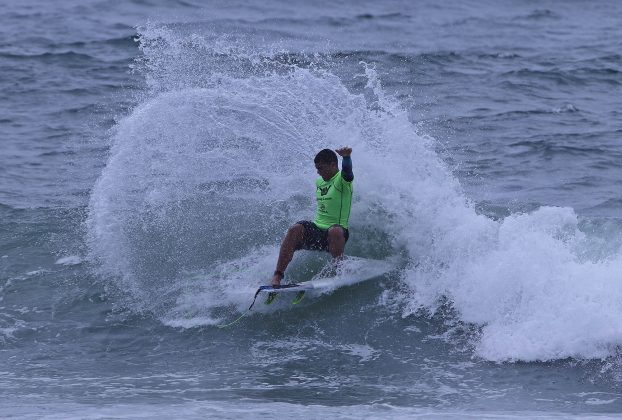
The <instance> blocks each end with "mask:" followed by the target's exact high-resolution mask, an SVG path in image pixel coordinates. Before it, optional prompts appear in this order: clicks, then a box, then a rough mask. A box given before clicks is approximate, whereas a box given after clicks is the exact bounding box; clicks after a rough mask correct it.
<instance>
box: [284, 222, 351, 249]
mask: <svg viewBox="0 0 622 420" xmlns="http://www.w3.org/2000/svg"><path fill="white" fill-rule="evenodd" d="M296 224H297V225H302V227H303V228H304V233H303V235H302V242H300V243H299V244H298V246H297V247H296V250H299V249H307V250H311V251H328V229H326V230H324V229H320V228H319V227H317V226H316V225H315V223H313V222H309V221H308V220H301V221H300V222H296ZM333 226H339V227H340V228H341V229H343V235H344V236H345V238H346V242H348V237H349V236H350V232H348V229H346V228H344V227H343V226H341V225H333ZM333 226H331V227H333Z"/></svg>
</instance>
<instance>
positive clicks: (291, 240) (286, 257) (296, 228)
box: [272, 223, 304, 286]
mask: <svg viewBox="0 0 622 420" xmlns="http://www.w3.org/2000/svg"><path fill="white" fill-rule="evenodd" d="M303 235H304V227H303V226H302V225H301V224H299V223H296V224H295V225H293V226H292V227H290V228H289V229H288V230H287V234H286V235H285V238H283V242H281V250H280V251H279V260H278V261H277V263H276V271H275V272H274V276H272V285H273V286H275V285H279V284H281V280H282V279H283V276H282V273H284V272H285V269H286V268H287V266H288V265H289V263H290V262H291V260H292V258H294V252H295V251H296V247H297V246H298V244H299V243H300V242H302V238H303ZM278 273H281V274H278Z"/></svg>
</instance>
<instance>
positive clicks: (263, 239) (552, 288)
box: [88, 25, 622, 361]
mask: <svg viewBox="0 0 622 420" xmlns="http://www.w3.org/2000/svg"><path fill="white" fill-rule="evenodd" d="M140 40H141V49H142V51H143V54H144V56H143V57H142V58H141V60H140V61H139V62H138V63H137V64H136V66H135V70H137V71H140V72H144V75H145V77H146V79H147V82H148V86H149V91H148V92H147V93H146V95H145V99H144V100H143V102H142V103H141V104H140V105H139V106H137V107H136V108H135V109H134V110H133V112H131V114H130V115H129V116H128V117H126V118H124V119H123V120H121V121H120V122H119V123H118V125H117V126H116V127H115V129H114V139H113V146H112V149H111V151H110V159H109V161H108V163H107V165H106V168H105V169H104V170H103V172H102V175H101V177H100V178H99V180H98V181H97V183H96V185H95V187H94V189H93V192H92V195H91V200H90V209H89V220H88V226H89V244H90V249H91V257H92V258H93V259H94V260H95V261H97V262H98V263H99V266H100V275H101V276H102V277H103V278H105V279H108V281H109V282H111V283H112V284H114V286H115V287H117V288H118V289H119V291H121V292H122V293H123V295H125V296H127V297H128V298H127V299H128V300H127V304H128V305H130V306H131V308H132V309H133V310H136V311H142V310H145V311H148V312H150V313H153V314H154V315H155V316H156V317H158V318H159V319H161V320H162V322H165V323H167V324H168V325H176V326H185V327H192V326H196V325H209V324H214V323H217V322H219V320H221V319H222V318H223V317H224V316H226V315H227V314H229V315H230V314H231V313H232V312H233V313H239V312H241V311H243V310H244V309H245V308H246V307H247V305H248V302H247V298H246V296H248V295H250V293H252V290H254V289H255V288H256V286H257V284H259V283H261V282H263V281H265V280H266V279H267V278H268V277H269V273H270V272H271V271H272V269H273V267H274V263H275V260H276V255H277V253H278V244H279V241H280V238H281V236H282V235H283V233H284V232H285V230H286V228H287V226H288V225H289V224H291V223H292V222H295V221H296V220H300V219H304V218H309V217H311V216H312V214H313V201H312V200H311V197H310V193H309V191H310V188H312V182H313V179H314V177H315V174H314V170H313V166H312V165H311V162H312V158H313V156H314V154H315V153H316V152H317V151H318V150H319V149H322V148H324V147H332V148H334V147H337V146H339V145H350V146H352V147H353V148H354V153H353V160H354V168H355V176H356V180H357V181H356V187H355V188H356V192H355V197H356V198H355V203H354V208H353V213H352V216H351V229H352V232H353V240H352V241H351V243H349V245H348V246H349V248H348V253H350V254H353V255H358V256H362V257H368V258H385V257H389V256H395V255H399V256H401V258H402V259H403V262H402V265H401V267H402V269H401V270H400V271H399V273H398V274H397V275H396V277H394V280H395V283H394V284H393V285H392V286H389V289H388V290H387V293H388V295H387V296H389V297H390V298H387V299H382V300H381V301H380V303H379V304H378V305H379V306H383V305H387V306H390V307H393V305H396V306H395V307H396V308H397V309H398V310H399V311H401V313H402V314H403V317H404V318H405V319H410V317H411V316H417V317H418V316H420V315H421V314H425V313H427V314H434V313H436V312H438V311H439V310H441V308H442V307H443V305H450V307H451V308H452V311H450V312H451V314H453V315H451V314H448V315H447V316H448V317H455V318H456V322H458V323H461V324H463V325H474V326H475V327H476V330H478V331H479V333H478V334H474V335H473V336H470V339H471V340H472V342H473V348H474V349H475V350H474V351H475V352H476V354H477V355H478V356H480V357H483V358H485V359H487V360H495V361H505V360H528V361H531V360H553V359H559V358H567V357H576V358H603V357H607V356H608V355H612V354H615V352H616V351H617V350H616V349H617V347H618V346H619V345H620V344H622V329H621V328H620V327H619V323H616V319H619V318H620V317H621V316H622V305H620V302H621V301H622V286H621V285H620V283H619V282H616V273H620V272H622V252H621V251H620V249H617V248H616V249H607V250H606V251H605V250H604V249H602V248H598V249H599V250H600V251H602V252H589V251H590V250H593V249H595V247H596V245H595V244H596V243H598V241H599V239H598V238H594V237H592V236H590V235H588V234H586V233H584V232H583V231H582V230H581V224H580V221H579V218H578V217H577V215H576V214H575V212H574V211H573V210H572V209H570V208H555V207H543V208H539V209H536V210H534V211H532V212H530V213H516V214H509V215H507V216H506V217H504V218H499V219H497V220H493V219H491V218H489V217H486V216H484V215H483V214H480V213H479V212H478V211H477V210H476V205H475V204H474V203H472V202H471V201H470V200H469V199H468V198H467V197H466V195H465V194H464V192H463V190H462V188H461V186H460V183H459V182H458V180H457V179H456V178H455V177H454V175H452V173H451V171H450V170H449V169H448V168H447V166H446V165H445V164H444V163H443V162H442V160H441V159H440V157H439V155H438V154H437V153H436V152H435V151H434V147H435V141H434V139H433V138H431V137H429V136H426V135H425V134H423V133H419V132H418V131H417V129H416V128H415V126H414V125H413V124H412V123H411V121H409V119H408V113H407V111H406V110H404V109H402V107H401V105H400V103H399V102H398V101H397V100H395V99H394V98H391V97H390V96H388V95H387V94H386V93H385V92H384V90H383V89H382V86H381V84H380V81H379V79H378V75H377V74H376V72H375V71H374V70H373V68H370V67H369V66H366V65H364V64H360V65H359V67H358V70H357V72H358V74H356V75H355V76H354V77H356V78H358V79H359V80H362V81H363V82H362V83H361V84H360V86H358V88H356V89H354V88H350V89H348V88H346V86H345V84H344V82H343V81H342V79H340V78H339V77H337V76H336V75H335V74H333V73H331V71H330V66H326V64H327V60H326V57H320V58H319V59H318V60H317V61H314V60H312V59H311V60H309V62H308V63H307V64H305V65H304V66H301V65H298V64H297V63H296V62H295V61H291V60H285V62H284V61H283V60H280V59H275V57H277V56H280V57H282V56H283V54H284V52H283V51H282V50H279V48H278V47H273V48H274V49H273V50H271V49H270V48H271V47H269V46H261V47H258V46H256V45H255V44H253V43H249V40H248V39H245V38H244V36H243V35H240V36H239V37H237V38H236V36H235V35H232V34H224V35H222V34H220V35H219V34H205V35H197V34H196V33H195V34H191V35H188V34H184V33H183V31H176V30H174V29H172V28H170V27H165V26H157V25H152V26H148V27H145V28H142V29H141V32H140ZM620 231H622V227H621V228H620ZM313 258H314V257H313V256H310V255H302V256H301V257H299V258H297V261H298V262H296V263H295V266H294V267H293V268H292V269H293V270H294V271H296V270H298V271H300V272H304V271H305V270H307V271H312V268H314V267H317V264H319V263H317V262H314V260H313ZM249 291H250V293H249V294H247V293H245V292H249ZM378 316H382V315H380V312H378Z"/></svg>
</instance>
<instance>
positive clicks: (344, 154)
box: [335, 147, 352, 157]
mask: <svg viewBox="0 0 622 420" xmlns="http://www.w3.org/2000/svg"><path fill="white" fill-rule="evenodd" d="M335 152H337V153H339V156H341V157H348V156H350V155H351V154H352V148H351V147H342V148H340V149H336V150H335Z"/></svg>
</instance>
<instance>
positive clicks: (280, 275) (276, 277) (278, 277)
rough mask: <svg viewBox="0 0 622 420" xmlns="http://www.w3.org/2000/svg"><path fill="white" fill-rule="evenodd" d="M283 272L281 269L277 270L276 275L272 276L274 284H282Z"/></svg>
mask: <svg viewBox="0 0 622 420" xmlns="http://www.w3.org/2000/svg"><path fill="white" fill-rule="evenodd" d="M283 277H284V275H283V273H282V272H280V271H275V272H274V275H273V276H272V285H273V286H280V285H281V280H283Z"/></svg>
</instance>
